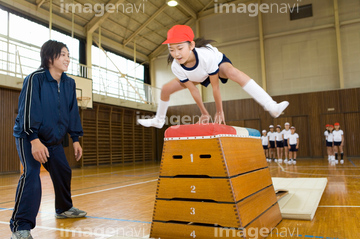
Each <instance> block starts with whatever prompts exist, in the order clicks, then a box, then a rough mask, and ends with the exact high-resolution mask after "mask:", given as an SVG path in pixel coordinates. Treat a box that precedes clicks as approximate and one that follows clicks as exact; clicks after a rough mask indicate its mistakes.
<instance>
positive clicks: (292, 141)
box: [289, 133, 299, 145]
mask: <svg viewBox="0 0 360 239" xmlns="http://www.w3.org/2000/svg"><path fill="white" fill-rule="evenodd" d="M298 138H299V135H298V134H297V133H294V134H290V136H289V143H290V145H295V144H297V139H298Z"/></svg>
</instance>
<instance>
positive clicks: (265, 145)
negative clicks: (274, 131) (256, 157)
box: [261, 130, 269, 162]
mask: <svg viewBox="0 0 360 239" xmlns="http://www.w3.org/2000/svg"><path fill="white" fill-rule="evenodd" d="M261 143H262V146H263V149H264V154H265V157H266V161H267V162H269V136H267V134H266V130H263V131H262V136H261Z"/></svg>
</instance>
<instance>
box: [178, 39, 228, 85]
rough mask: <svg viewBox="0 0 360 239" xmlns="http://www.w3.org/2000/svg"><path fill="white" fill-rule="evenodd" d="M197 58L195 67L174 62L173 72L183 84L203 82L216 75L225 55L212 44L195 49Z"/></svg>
mask: <svg viewBox="0 0 360 239" xmlns="http://www.w3.org/2000/svg"><path fill="white" fill-rule="evenodd" d="M193 52H194V54H195V58H196V63H195V66H193V67H191V68H188V67H186V66H184V65H181V64H179V62H178V61H177V60H173V62H172V64H171V70H172V72H173V73H174V75H175V76H176V77H177V78H178V79H179V80H180V81H181V82H182V83H185V82H187V81H192V82H200V83H201V82H203V81H204V80H206V79H207V78H208V77H209V75H215V74H216V73H218V71H219V63H220V62H221V61H222V59H223V54H222V53H221V52H219V50H218V49H217V48H216V47H213V46H211V45H210V44H208V45H207V47H200V48H195V49H194V50H193Z"/></svg>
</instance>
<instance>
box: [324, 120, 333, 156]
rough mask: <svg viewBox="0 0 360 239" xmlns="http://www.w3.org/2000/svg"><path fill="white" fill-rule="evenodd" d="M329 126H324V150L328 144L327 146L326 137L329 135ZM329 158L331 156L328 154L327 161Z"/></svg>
mask: <svg viewBox="0 0 360 239" xmlns="http://www.w3.org/2000/svg"><path fill="white" fill-rule="evenodd" d="M329 126H330V125H329V124H327V125H326V126H325V131H324V137H325V144H326V148H327V147H328V146H327V145H328V144H327V138H328V135H329ZM327 151H328V150H327ZM330 156H331V155H329V154H328V159H329V158H331V157H330Z"/></svg>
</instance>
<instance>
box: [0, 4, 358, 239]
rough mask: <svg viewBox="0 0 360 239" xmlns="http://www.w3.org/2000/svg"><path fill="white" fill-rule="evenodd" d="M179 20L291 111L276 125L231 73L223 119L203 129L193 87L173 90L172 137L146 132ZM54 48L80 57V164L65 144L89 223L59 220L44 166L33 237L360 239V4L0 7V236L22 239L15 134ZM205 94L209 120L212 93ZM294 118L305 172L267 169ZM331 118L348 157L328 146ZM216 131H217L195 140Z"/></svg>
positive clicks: (77, 201)
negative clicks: (28, 88)
mask: <svg viewBox="0 0 360 239" xmlns="http://www.w3.org/2000/svg"><path fill="white" fill-rule="evenodd" d="M174 25H188V26H190V27H191V28H192V29H193V31H194V34H195V37H204V38H205V39H212V40H214V41H215V42H213V43H212V45H213V46H214V47H216V48H218V50H219V51H220V52H222V53H224V54H225V55H226V56H227V57H228V58H229V59H230V60H231V61H232V64H233V66H234V67H236V68H237V69H239V70H241V71H243V72H244V73H246V74H247V75H249V76H250V77H251V78H252V79H254V81H255V82H256V83H257V84H259V85H260V86H261V87H262V88H263V89H264V90H265V91H266V92H267V93H268V94H269V95H270V96H271V97H272V98H273V99H274V100H275V101H276V102H281V101H288V102H289V103H290V104H289V106H288V107H287V108H286V109H285V111H284V112H283V113H282V114H281V115H280V116H279V117H278V118H273V117H271V116H270V115H269V113H268V112H267V111H265V110H264V109H263V107H261V106H260V105H259V104H258V103H257V102H256V101H255V100H254V99H253V98H251V96H250V95H248V94H247V93H246V92H245V91H244V90H243V89H242V88H241V87H240V86H239V85H238V84H237V83H235V82H233V81H231V80H229V81H228V82H227V83H226V84H221V85H220V91H221V96H222V101H223V109H224V114H225V122H226V125H221V126H219V125H212V124H211V125H210V126H206V125H205V129H204V131H202V129H200V128H201V127H200V126H199V125H198V124H196V122H197V121H198V119H199V117H200V116H201V112H200V110H199V108H198V106H197V105H196V103H195V101H194V99H193V98H192V96H191V94H190V92H189V91H188V90H187V89H184V90H182V91H179V92H176V93H174V94H173V95H172V96H171V98H170V107H169V109H168V112H167V118H166V123H165V126H164V127H163V128H161V129H157V128H154V127H148V128H147V127H143V126H141V125H139V124H138V123H137V120H138V119H143V118H151V117H153V116H154V115H155V114H156V110H157V105H158V102H159V99H160V94H161V88H162V86H163V85H164V84H166V83H167V82H169V81H170V80H172V79H174V78H175V76H174V74H173V73H172V71H171V65H169V64H168V63H167V58H168V54H169V50H168V47H167V45H164V44H162V43H163V42H164V41H165V40H166V37H167V32H168V30H169V29H170V28H171V27H173V26H174ZM49 39H54V40H58V41H61V42H64V43H65V44H66V45H67V46H68V48H69V51H70V57H71V63H70V66H69V70H68V72H67V74H68V76H70V77H71V78H73V79H74V80H75V82H76V95H77V99H78V106H79V114H80V118H81V123H82V127H83V131H84V135H83V137H81V138H80V144H81V146H82V148H83V156H82V158H81V160H80V161H76V160H75V157H74V150H73V147H72V141H71V138H70V137H68V136H66V137H65V138H64V140H63V142H62V144H63V146H64V149H65V153H66V157H67V159H68V162H69V165H70V167H71V168H72V181H71V194H72V199H73V202H74V206H75V207H77V208H79V209H81V210H84V211H86V212H87V215H86V217H84V218H77V219H56V218H55V209H54V198H55V196H54V189H53V185H52V181H51V178H50V176H49V173H48V172H47V171H46V170H45V169H44V168H42V169H41V173H40V178H41V182H42V199H41V206H40V210H39V213H38V215H37V222H36V227H35V228H34V229H33V230H31V234H32V236H33V238H36V239H57V238H98V239H100V238H103V239H105V238H118V239H119V238H122V239H125V238H127V239H130V238H162V239H177V238H184V239H185V238H189V239H191V238H197V239H202V238H204V239H210V238H252V239H257V238H287V239H290V238H323V239H358V238H360V221H359V218H360V201H359V198H360V183H359V181H358V180H359V177H360V147H359V144H358V143H359V142H360V67H359V66H360V1H359V0H177V1H174V0H172V1H168V0H99V1H94V0H0V115H1V117H0V129H1V130H0V140H1V141H0V142H1V143H0V239H2V238H4V239H5V238H7V239H8V238H11V235H12V233H11V231H10V228H9V220H10V218H11V215H12V212H13V210H14V203H15V194H16V188H17V185H18V181H19V178H20V176H21V173H22V170H23V169H22V166H21V163H20V160H19V156H18V152H17V149H16V144H15V138H14V136H13V127H14V122H15V118H16V116H17V112H18V100H19V94H20V91H21V88H22V84H23V80H24V78H25V77H26V76H27V75H29V74H31V73H32V72H34V71H35V70H37V69H38V68H39V66H40V47H41V45H42V44H43V43H44V42H46V41H47V40H49ZM197 87H198V90H199V92H200V94H201V98H202V100H203V102H204V104H205V107H206V109H207V110H208V111H209V113H210V115H212V116H214V115H215V113H216V106H215V102H214V97H213V91H212V87H211V86H209V87H204V86H201V85H198V86H197ZM286 122H289V123H290V125H291V126H295V127H296V133H297V134H298V135H299V150H298V154H297V163H296V164H285V163H284V162H282V163H279V162H275V161H272V162H267V161H266V158H265V155H264V152H263V149H262V146H261V140H260V133H261V132H262V130H266V131H269V126H270V125H274V126H277V125H280V126H281V127H282V129H283V127H284V125H285V123H286ZM335 123H339V124H340V126H341V129H342V130H343V131H344V145H343V151H344V163H342V164H341V163H335V162H333V161H329V160H328V154H327V148H326V144H325V143H326V142H325V137H324V131H325V126H326V125H327V124H335ZM199 127H200V128H199ZM209 127H213V128H211V129H209ZM219 127H220V128H221V127H223V128H225V129H229V130H230V128H231V130H234V129H236V132H240V131H241V132H245V133H244V134H246V135H245V136H244V135H243V133H241V134H240V135H239V134H238V135H237V136H234V135H231V134H232V133H228V131H226V132H225V131H222V130H220V128H219ZM221 129H222V128H221ZM206 130H213V132H215V133H214V134H211V136H209V137H205V136H207V135H201V134H200V135H196V132H206ZM216 132H217V133H216ZM252 132H259V134H257V133H255V134H254V135H253V134H252ZM229 134H230V135H229ZM234 134H236V133H234ZM166 135H168V136H167V137H166ZM169 135H170V136H169ZM216 155H217V156H216ZM197 157H198V158H197ZM255 158H256V160H255ZM254 160H255V161H254ZM202 188H203V189H204V191H203V192H201V189H202ZM196 192H197V193H196ZM202 193H203V194H202ZM270 198H271V199H270Z"/></svg>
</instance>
